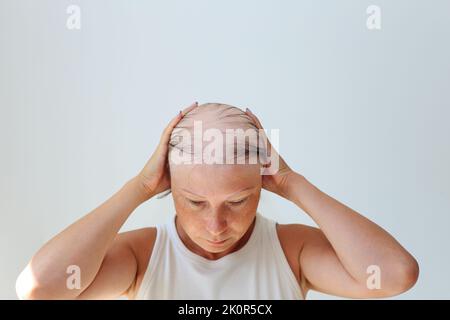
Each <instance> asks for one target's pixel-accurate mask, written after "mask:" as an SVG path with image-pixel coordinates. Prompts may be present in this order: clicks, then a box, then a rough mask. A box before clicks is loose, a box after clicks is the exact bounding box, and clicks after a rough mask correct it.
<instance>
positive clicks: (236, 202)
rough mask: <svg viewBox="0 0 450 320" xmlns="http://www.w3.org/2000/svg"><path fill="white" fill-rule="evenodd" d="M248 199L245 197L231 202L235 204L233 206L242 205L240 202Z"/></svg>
mask: <svg viewBox="0 0 450 320" xmlns="http://www.w3.org/2000/svg"><path fill="white" fill-rule="evenodd" d="M246 200H247V198H244V199H242V200H239V201H230V204H231V205H233V206H237V205H240V204H242V203H244V202H245V201H246Z"/></svg>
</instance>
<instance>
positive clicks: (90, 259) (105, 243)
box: [17, 178, 146, 299]
mask: <svg viewBox="0 0 450 320" xmlns="http://www.w3.org/2000/svg"><path fill="white" fill-rule="evenodd" d="M145 199H146V196H145V195H144V194H143V192H142V189H141V186H140V185H139V181H138V179H136V178H133V179H132V180H130V181H128V182H127V183H126V184H125V185H124V186H123V187H122V188H121V189H120V190H119V191H118V192H116V193H115V194H114V195H113V196H112V197H111V198H109V199H108V200H107V201H105V202H104V203H103V204H102V205H100V206H99V207H98V208H96V209H95V210H93V211H92V212H90V213H89V214H87V215H85V216H84V217H82V218H81V219H79V220H78V221H76V222H75V223H73V224H72V225H70V226H69V227H67V228H66V229H65V230H63V231H62V232H61V233H59V234H58V235H56V236H55V237H54V238H52V239H51V240H50V241H48V242H47V243H46V244H45V245H44V246H43V247H42V248H41V249H40V250H39V251H38V252H37V253H36V254H35V255H34V256H33V258H32V259H31V261H30V262H29V264H28V265H27V266H26V268H25V269H24V271H23V272H22V273H21V274H20V276H19V278H18V280H17V293H18V295H19V297H20V298H28V299H36V298H37V299H74V298H77V297H78V296H80V295H81V294H82V293H83V292H84V291H85V290H86V289H87V288H88V287H89V286H90V285H91V284H92V283H93V281H94V279H95V278H96V276H97V274H98V272H99V270H100V268H101V267H102V263H103V262H105V263H103V267H102V269H103V270H109V272H107V274H108V275H110V276H109V280H113V281H111V283H110V286H109V287H108V290H107V291H108V292H107V294H105V292H103V290H99V292H98V297H103V296H108V297H113V296H120V295H121V294H123V293H124V292H126V291H127V289H128V288H129V287H130V286H131V284H132V283H133V280H134V278H135V274H136V266H137V262H136V259H135V256H134V253H133V251H132V248H131V246H130V242H129V241H128V240H129V238H130V235H129V234H127V233H125V234H120V235H117V233H118V231H119V230H120V228H121V227H122V225H123V224H124V223H125V221H126V220H127V218H128V217H129V216H130V214H131V213H132V212H133V210H134V209H135V208H136V207H137V206H138V205H139V204H141V203H142V202H143V201H145ZM107 253H108V255H107ZM105 256H107V257H108V259H105ZM104 260H105V261H104ZM111 261H115V262H120V263H115V264H114V263H113V264H111V263H110V262H111ZM69 266H76V267H78V268H79V270H80V279H81V286H80V289H76V288H75V289H70V288H68V287H67V285H66V282H67V279H68V277H69V276H70V274H68V273H67V270H68V267H69ZM119 271H120V272H119Z"/></svg>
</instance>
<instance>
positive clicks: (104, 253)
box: [16, 103, 197, 299]
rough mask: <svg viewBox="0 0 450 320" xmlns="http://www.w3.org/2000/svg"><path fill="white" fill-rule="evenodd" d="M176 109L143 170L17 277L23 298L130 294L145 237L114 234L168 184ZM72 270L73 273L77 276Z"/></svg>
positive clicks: (49, 245)
mask: <svg viewBox="0 0 450 320" xmlns="http://www.w3.org/2000/svg"><path fill="white" fill-rule="evenodd" d="M196 106H197V104H196V103H195V104H193V105H191V106H190V107H188V108H186V109H184V110H183V112H181V111H180V113H179V114H178V115H177V116H176V117H174V118H173V119H172V120H171V121H170V123H169V124H168V125H167V127H166V128H165V129H164V131H163V133H162V135H161V139H160V142H159V144H158V147H157V148H156V150H155V151H154V152H153V154H152V156H151V158H150V159H149V160H148V162H147V163H146V165H145V166H144V168H143V169H142V170H141V172H140V173H139V174H138V175H137V176H136V177H135V178H133V179H131V180H130V181H128V182H127V183H126V184H125V185H124V186H123V187H122V188H121V189H120V190H119V191H118V192H116V193H115V194H114V195H113V196H112V197H111V198H109V199H108V200H107V201H105V202H104V203H103V204H102V205H100V206H99V207H98V208H96V209H95V210H93V211H92V212H90V213H88V214H87V215H85V216H84V217H82V218H81V219H79V220H78V221H76V222H74V223H73V224H71V225H70V226H69V227H67V228H66V229H65V230H63V231H62V232H60V233H59V234H58V235H56V236H55V237H54V238H52V239H51V240H50V241H48V242H47V243H46V244H45V245H44V246H43V247H42V248H41V249H40V250H39V251H38V252H37V253H36V254H35V255H34V256H33V257H32V259H31V261H30V262H29V263H28V265H27V266H26V267H25V269H24V270H23V271H22V273H21V274H20V275H19V277H18V279H17V281H16V291H17V295H18V296H19V298H22V299H77V298H81V299H84V298H94V299H102V298H114V297H118V296H120V295H123V294H126V293H128V291H129V290H130V289H132V287H133V284H134V283H135V279H136V272H137V270H138V266H139V261H138V259H137V256H138V254H137V252H136V249H135V248H137V247H138V243H139V240H140V239H142V238H143V236H142V233H143V232H142V231H139V230H136V231H132V232H125V233H121V234H117V233H118V231H119V230H120V228H121V227H122V225H123V224H124V223H125V221H126V220H127V219H128V217H129V216H130V214H131V213H132V212H133V211H134V210H135V209H136V207H138V206H139V205H140V204H141V203H143V202H144V201H147V200H148V199H150V198H151V197H153V195H155V194H158V193H160V192H163V191H165V190H167V189H168V188H170V173H169V169H168V168H169V167H168V163H167V155H168V142H169V139H170V135H171V133H172V130H173V128H174V127H175V125H176V124H177V123H178V122H179V121H180V120H181V118H182V117H183V116H184V114H186V113H187V112H189V111H191V110H192V109H194V108H195V107H196ZM73 267H74V268H75V269H69V271H70V272H75V274H77V272H78V271H79V274H78V275H79V276H80V279H81V283H80V288H79V289H78V288H73V287H72V286H68V285H67V279H68V278H69V276H71V274H68V273H67V272H68V268H73ZM75 274H73V275H74V276H75Z"/></svg>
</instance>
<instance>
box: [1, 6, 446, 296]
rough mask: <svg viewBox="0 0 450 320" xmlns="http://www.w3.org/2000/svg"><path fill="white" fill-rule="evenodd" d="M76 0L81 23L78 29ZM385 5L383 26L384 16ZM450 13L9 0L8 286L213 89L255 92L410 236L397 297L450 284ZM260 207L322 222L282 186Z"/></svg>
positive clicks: (259, 105) (317, 176) (249, 96)
mask: <svg viewBox="0 0 450 320" xmlns="http://www.w3.org/2000/svg"><path fill="white" fill-rule="evenodd" d="M71 4H76V5H79V6H80V8H81V29H80V30H69V29H67V28H66V20H67V18H68V17H69V14H67V13H66V9H67V7H68V6H69V5H71ZM372 4H375V5H378V6H379V7H380V8H381V30H368V29H367V27H366V19H367V16H368V15H367V13H366V8H367V7H368V6H369V5H372ZM449 12H450V3H449V2H448V1H439V0H435V1H432V2H430V1H399V0H397V1H376V2H373V1H361V0H358V1H357V0H352V1H331V0H330V1H317V0H315V1H312V0H311V1H275V0H272V1H261V0H258V1H256V0H253V1H237V0H227V1H221V2H219V1H206V0H203V1H199V0H191V1H173V0H165V1H119V0H117V1H112V0H109V1H106V0H104V1H75V0H74V1H67V0H64V1H61V0H59V1H56V0H55V1H31V0H30V1H23V0H22V1H20V0H18V1H12V0H11V1H5V0H0V108H1V109H0V112H1V113H0V155H1V156H0V197H1V198H0V199H1V200H0V214H1V218H0V298H2V299H15V298H16V295H15V290H14V283H15V279H16V277H17V275H18V274H19V273H20V271H21V270H22V268H23V267H24V266H25V264H26V263H27V261H28V260H29V259H30V258H31V256H32V254H33V253H34V252H35V251H36V250H38V249H39V247H40V246H42V245H43V243H45V242H46V241H47V240H49V239H50V238H51V237H52V236H54V235H55V234H56V233H58V232H59V231H61V230H62V229H63V228H65V227H66V226H68V225H69V224H70V223H72V222H74V221H75V220H76V219H78V218H80V217H81V216H83V215H84V214H86V213H88V212H89V211H91V210H92V209H94V208H95V207H97V206H98V205H99V204H101V203H102V202H103V201H105V200H106V199H107V198H108V197H110V196H111V195H112V194H113V193H114V192H116V191H117V190H118V189H119V188H120V187H121V186H122V185H123V184H124V183H125V182H126V181H127V180H128V179H129V178H131V177H132V176H133V175H135V174H136V173H137V172H138V170H140V169H141V168H142V166H143V165H144V164H145V162H146V161H147V159H148V157H149V156H150V155H151V153H152V152H153V150H154V148H155V146H156V144H157V142H158V139H159V136H160V134H161V131H162V129H163V128H164V126H165V125H166V124H167V122H168V121H169V119H171V118H172V117H173V116H174V115H175V114H176V113H177V112H178V110H179V109H180V108H182V107H184V106H186V105H188V104H190V103H191V102H193V101H196V100H197V101H199V102H200V103H205V102H222V103H228V104H232V105H235V106H238V107H241V108H243V109H245V107H249V108H250V109H251V110H252V111H253V112H254V113H255V114H256V115H258V116H259V118H260V120H261V121H262V123H263V125H264V126H265V127H266V128H268V129H270V128H279V129H280V150H279V151H280V153H281V155H282V156H283V157H284V158H285V160H286V161H287V162H288V164H289V165H290V166H291V167H292V168H293V169H294V170H296V171H298V172H300V173H301V174H303V175H305V176H306V177H307V178H308V179H309V180H310V181H311V182H312V183H314V184H315V185H316V186H317V187H319V188H320V189H322V190H323V191H324V192H326V193H328V194H330V195H331V196H333V197H335V198H337V199H338V200H340V201H342V202H343V203H345V204H347V205H349V206H350V207H352V208H353V209H355V210H357V211H359V212H360V213H362V214H364V215H365V216H367V217H368V218H370V219H372V220H373V221H375V222H376V223H378V224H379V225H381V226H382V227H384V228H385V229H386V230H387V231H389V232H390V233H391V234H392V235H394V236H395V237H396V238H397V239H398V240H399V241H400V243H402V244H403V245H404V246H405V247H406V248H407V249H408V250H409V251H410V252H411V253H412V254H413V255H414V256H415V257H416V258H417V260H418V262H419V264H420V269H421V273H420V278H419V280H418V282H417V284H416V286H415V287H414V288H413V289H411V290H410V291H408V292H407V293H405V294H403V295H400V296H398V297H396V298H397V299H405V298H413V299H415V298H424V299H431V298H447V299H448V298H450V293H449V284H450V273H449V263H450V254H449V249H448V245H449V243H450V235H449V232H448V228H449V225H450V218H449V214H450V197H449V193H450V192H449V191H450V169H449V163H450V142H449V137H450V126H449V124H448V122H449V119H450V111H449V108H450V90H449V83H450V81H449V80H450V60H449V57H450V46H449V39H450V19H449ZM259 211H260V212H261V213H262V214H264V215H266V216H268V217H271V218H273V219H276V220H278V221H279V222H280V223H306V224H313V222H312V220H311V219H309V217H308V216H306V214H305V213H304V212H302V211H301V210H300V209H298V208H297V207H296V206H295V205H293V204H292V203H289V202H287V201H286V200H283V199H281V198H279V197H277V196H275V195H273V194H270V193H267V192H263V194H262V199H261V202H260V206H259ZM173 213H174V208H173V203H172V198H171V197H167V198H165V199H163V200H157V199H151V200H150V201H148V202H147V203H145V204H143V205H142V206H140V207H139V208H138V209H137V210H136V211H135V213H134V214H133V215H132V216H131V217H130V219H129V220H128V221H127V223H126V224H125V225H124V227H123V229H122V230H130V229H135V228H140V227H145V226H150V225H154V224H156V223H163V222H165V221H167V220H168V219H169V218H170V217H171V216H172V215H173ZM309 298H310V299H334V298H335V297H331V296H327V295H323V294H319V293H310V295H309Z"/></svg>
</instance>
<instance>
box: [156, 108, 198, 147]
mask: <svg viewBox="0 0 450 320" xmlns="http://www.w3.org/2000/svg"><path fill="white" fill-rule="evenodd" d="M197 106H198V102H194V103H193V104H191V105H190V106H189V107H187V108H185V109H184V110H183V111H180V112H179V113H178V114H177V115H176V116H175V117H174V118H173V119H172V120H171V121H170V122H169V124H168V125H167V126H166V128H165V129H164V130H163V133H162V135H161V140H160V145H161V146H166V145H167V144H168V143H169V139H170V135H171V134H172V131H173V128H175V126H176V125H177V124H178V122H179V121H180V120H181V119H182V118H183V116H184V115H186V113H188V112H190V111H192V110H193V109H195V108H196V107H197Z"/></svg>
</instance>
